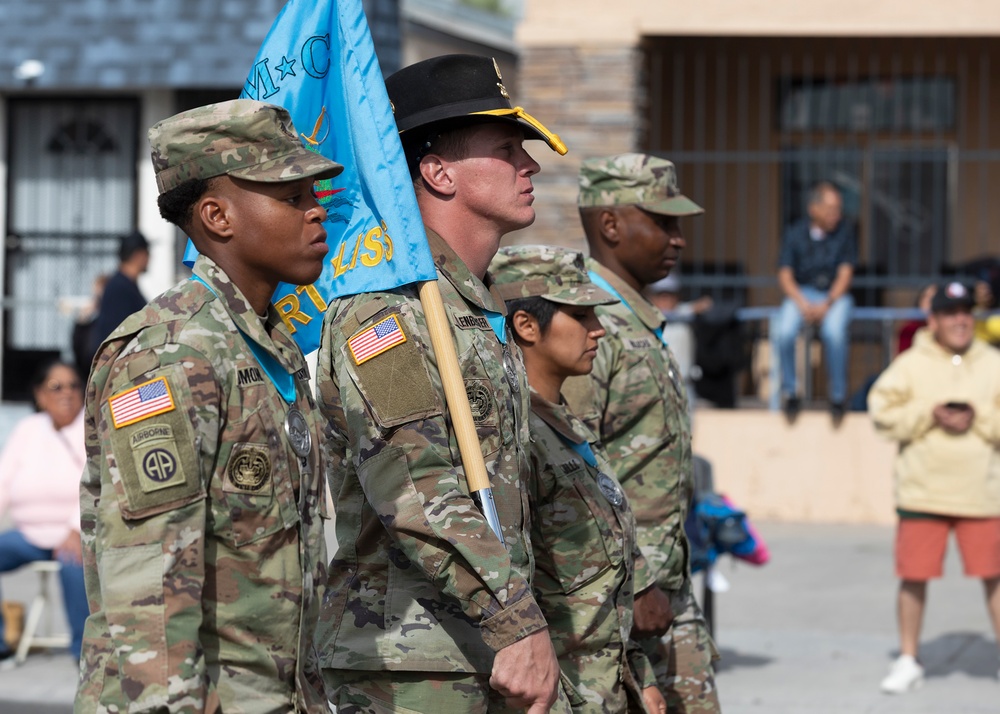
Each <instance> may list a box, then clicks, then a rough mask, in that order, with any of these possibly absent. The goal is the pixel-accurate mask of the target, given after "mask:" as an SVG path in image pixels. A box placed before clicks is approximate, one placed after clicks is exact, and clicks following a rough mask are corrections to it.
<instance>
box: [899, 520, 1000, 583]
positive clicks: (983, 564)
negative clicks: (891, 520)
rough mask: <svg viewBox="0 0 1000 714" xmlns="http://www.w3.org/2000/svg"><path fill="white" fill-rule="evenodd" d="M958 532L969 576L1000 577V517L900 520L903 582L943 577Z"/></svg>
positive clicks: (900, 570)
mask: <svg viewBox="0 0 1000 714" xmlns="http://www.w3.org/2000/svg"><path fill="white" fill-rule="evenodd" d="M952 529H954V530H955V538H956V539H957V540H958V550H959V552H961V554H962V563H963V564H964V566H965V574H966V575H968V576H970V577H973V578H984V579H985V578H996V577H1000V518H953V517H949V516H928V517H926V518H913V517H906V518H900V519H899V528H898V529H897V530H896V575H897V576H899V578H900V579H902V580H916V581H924V580H930V579H932V578H940V577H941V573H942V572H943V567H942V566H943V565H944V554H945V550H946V549H947V546H948V532H949V531H950V530H952Z"/></svg>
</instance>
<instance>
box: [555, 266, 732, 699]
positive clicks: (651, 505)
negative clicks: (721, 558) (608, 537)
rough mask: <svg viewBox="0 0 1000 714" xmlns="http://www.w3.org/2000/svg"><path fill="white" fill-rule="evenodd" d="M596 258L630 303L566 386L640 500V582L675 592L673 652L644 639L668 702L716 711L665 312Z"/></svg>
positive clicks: (610, 310) (686, 441)
mask: <svg viewBox="0 0 1000 714" xmlns="http://www.w3.org/2000/svg"><path fill="white" fill-rule="evenodd" d="M587 267H588V268H589V269H590V270H591V271H593V272H594V273H596V274H597V275H598V276H600V277H601V278H603V279H604V280H606V281H607V282H608V283H609V284H610V285H611V286H612V287H613V288H614V289H615V290H616V291H617V292H618V294H619V295H620V296H621V298H622V299H623V300H624V303H618V304H615V305H606V306H601V307H598V308H597V314H598V317H599V318H600V320H601V324H602V325H603V326H604V328H605V329H606V330H607V335H606V336H605V337H604V338H603V339H602V340H601V341H600V344H599V347H598V352H597V358H596V360H595V361H594V369H593V372H592V373H591V375H590V376H589V377H573V378H570V379H568V380H567V381H566V384H565V386H564V387H563V394H564V395H565V396H566V398H567V400H568V402H569V404H570V406H571V408H572V409H573V411H574V412H575V413H576V414H578V415H579V416H580V417H581V418H582V419H583V420H584V422H585V423H586V424H587V426H588V427H590V428H591V429H592V430H594V432H595V433H596V434H598V435H599V437H600V439H601V442H602V444H603V445H604V447H605V449H606V450H607V453H608V456H609V458H610V459H611V463H613V464H614V465H615V466H616V471H617V475H618V478H619V479H620V481H621V484H622V486H623V487H624V489H625V491H626V493H627V494H628V497H629V501H630V502H631V504H632V510H633V512H634V513H635V518H636V522H637V524H638V541H639V547H640V549H641V551H642V554H643V556H644V557H645V560H646V563H647V565H648V568H649V573H650V577H651V580H650V581H648V582H643V581H641V580H637V582H636V591H637V592H641V591H642V590H643V589H645V588H646V587H648V586H649V585H651V584H652V583H653V582H655V583H656V584H657V585H659V586H660V587H661V588H662V589H663V590H664V591H665V592H666V593H667V594H668V595H669V596H670V600H671V605H672V607H673V610H674V614H675V619H674V622H673V624H672V625H671V628H670V630H669V631H668V632H667V635H666V636H665V637H664V640H663V645H664V647H665V648H666V653H664V652H662V651H661V649H660V648H659V647H658V645H659V642H658V641H657V640H656V639H655V638H654V639H647V640H643V642H642V644H643V647H644V648H645V649H646V653H647V655H649V658H650V660H651V661H652V662H653V665H654V667H655V668H656V672H657V679H658V681H659V683H660V687H661V689H662V690H663V694H664V696H665V697H666V699H667V706H668V710H669V711H675V710H676V711H688V712H695V711H697V712H701V711H706V712H712V711H717V710H718V701H717V695H716V692H715V681H714V676H713V674H712V660H713V658H716V657H717V656H718V655H717V653H716V651H715V645H714V644H713V643H712V640H711V637H710V636H709V634H708V628H707V625H706V623H705V619H704V616H703V615H702V612H701V609H700V608H699V607H698V604H697V602H696V601H695V599H694V593H693V591H692V589H691V576H690V572H689V564H688V544H687V538H686V537H685V535H684V519H685V516H686V513H687V508H688V504H689V503H690V500H691V496H692V493H693V489H694V482H693V473H692V465H691V425H690V420H689V418H688V414H687V398H686V395H685V393H684V387H683V385H682V383H681V381H680V373H679V371H678V367H677V363H676V361H675V360H674V358H673V355H671V353H670V350H669V349H668V348H667V347H666V346H665V345H664V344H663V343H662V342H661V341H660V339H659V338H658V337H657V336H656V335H655V334H654V332H653V330H654V329H656V328H658V327H660V326H661V325H662V324H663V316H662V315H661V314H660V312H659V311H658V310H657V309H656V308H655V307H653V306H652V305H650V304H649V303H648V302H647V301H646V300H645V299H644V298H643V297H642V296H641V295H639V294H638V293H637V292H636V291H635V290H633V289H632V288H631V287H630V286H629V285H627V284H626V283H625V282H624V281H623V280H622V279H621V278H619V277H618V276H616V275H615V274H614V273H612V272H611V271H610V270H608V269H606V268H604V267H603V266H602V265H600V264H599V263H597V262H595V261H593V260H588V261H587ZM625 303H627V304H625ZM633 310H634V311H635V312H633ZM664 655H667V656H664Z"/></svg>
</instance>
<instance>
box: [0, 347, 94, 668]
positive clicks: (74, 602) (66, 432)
mask: <svg viewBox="0 0 1000 714" xmlns="http://www.w3.org/2000/svg"><path fill="white" fill-rule="evenodd" d="M34 395H35V406H36V408H37V410H38V413H37V414H32V415H31V416H28V417H25V418H24V419H22V420H21V421H20V422H19V423H18V424H17V426H16V427H14V430H13V431H12V432H11V434H10V436H9V437H8V439H7V443H6V445H5V446H4V449H3V452H2V453H0V515H6V516H7V517H8V519H9V520H10V521H11V523H12V524H13V526H14V527H13V529H12V530H8V531H4V532H2V533H0V573H3V572H6V571H9V570H15V569H17V568H20V567H21V566H22V565H25V564H27V563H32V562H34V561H36V560H56V559H58V560H59V562H60V563H61V564H62V569H61V571H60V575H59V577H60V581H61V584H62V591H63V601H64V603H65V605H66V617H67V619H68V620H69V624H70V629H71V631H72V643H71V644H70V654H71V655H73V656H74V657H75V658H77V659H79V657H80V644H81V642H82V639H83V625H84V622H85V621H86V619H87V615H88V605H87V594H86V591H85V589H84V584H83V566H82V563H81V557H80V475H81V474H82V473H83V468H84V464H85V463H86V459H87V457H86V452H85V449H84V442H83V389H82V387H81V384H80V379H79V377H78V376H77V373H76V370H74V369H73V368H72V367H70V366H69V365H68V364H65V363H63V362H50V363H48V364H46V365H44V366H43V367H42V369H41V370H39V373H38V377H37V378H36V379H35V384H34ZM3 634H4V623H3V619H2V615H0V660H3V659H7V658H8V657H11V656H12V655H13V652H12V651H11V650H10V648H9V647H7V645H6V644H4V641H3Z"/></svg>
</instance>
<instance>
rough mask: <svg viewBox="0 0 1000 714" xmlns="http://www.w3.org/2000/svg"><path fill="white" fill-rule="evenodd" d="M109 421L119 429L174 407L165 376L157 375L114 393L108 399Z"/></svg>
mask: <svg viewBox="0 0 1000 714" xmlns="http://www.w3.org/2000/svg"><path fill="white" fill-rule="evenodd" d="M108 406H109V407H110V408H111V421H112V422H114V425H115V428H116V429H120V428H121V427H123V426H128V425H129V424H135V423H136V422H137V421H142V420H143V419H148V418H149V417H151V416H156V415H157V414H163V413H165V412H169V411H170V410H172V409H173V408H174V398H173V395H171V394H170V385H169V384H167V378H166V377H157V378H156V379H151V380H149V381H148V382H143V383H142V384H140V385H138V386H137V387H132V388H131V389H129V390H127V391H124V392H122V393H120V394H116V395H114V396H113V397H111V398H110V399H109V400H108Z"/></svg>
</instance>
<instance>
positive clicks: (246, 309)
mask: <svg viewBox="0 0 1000 714" xmlns="http://www.w3.org/2000/svg"><path fill="white" fill-rule="evenodd" d="M194 271H195V275H197V276H198V277H199V278H201V279H202V280H203V281H204V284H201V283H198V282H195V281H185V282H184V283H181V284H180V285H178V286H177V287H175V288H173V289H171V290H169V291H168V292H166V293H164V294H163V295H161V296H160V297H158V298H156V299H155V300H153V301H152V302H151V303H150V304H149V305H148V306H147V307H146V308H145V309H143V310H142V311H140V312H138V313H135V314H134V315H132V316H131V317H129V318H128V319H127V320H126V321H125V322H124V323H122V325H121V326H120V327H119V328H118V329H117V330H116V331H115V332H114V333H112V335H111V336H110V337H109V338H108V339H107V340H106V341H105V342H104V344H103V345H102V346H101V348H100V350H99V351H98V355H97V358H96V363H95V367H94V371H93V375H92V377H91V380H90V384H89V385H88V389H87V406H86V417H85V419H86V439H87V456H88V459H89V463H88V470H87V471H86V472H85V474H84V476H83V483H82V490H81V500H82V526H83V529H82V533H83V545H84V565H85V570H86V580H87V593H88V596H89V599H90V610H91V613H92V614H91V616H90V618H89V619H88V620H87V626H86V631H85V633H84V643H83V659H82V663H81V682H80V689H79V691H78V694H77V700H76V711H77V712H115V711H119V712H125V711H130V712H145V711H158V712H163V711H220V710H225V711H227V712H288V711H293V710H294V711H308V712H326V711H328V705H327V702H326V696H325V692H324V689H323V684H322V678H321V675H320V672H319V663H318V658H317V654H316V651H315V648H314V646H313V643H312V634H313V632H314V629H315V623H316V620H317V618H318V610H319V594H320V592H321V591H318V590H317V586H320V585H321V584H322V583H323V582H325V578H326V567H325V560H326V557H325V548H324V541H323V535H322V524H321V520H320V512H319V511H320V509H321V508H324V505H323V504H324V498H323V493H324V491H323V479H322V470H321V464H320V454H319V441H320V440H319V429H318V423H317V420H316V418H315V417H314V415H313V411H312V409H313V406H314V404H313V400H312V397H311V396H310V393H309V388H308V383H307V381H306V380H307V377H308V374H307V372H306V367H305V362H304V360H303V357H302V353H301V352H300V351H299V349H298V347H297V346H296V345H295V343H294V342H292V340H291V337H290V336H289V335H288V333H287V332H286V331H285V328H284V327H283V326H282V324H281V320H280V318H279V316H278V314H277V312H276V311H275V310H274V309H273V308H271V309H270V312H269V315H268V318H267V324H266V329H264V326H263V325H262V323H261V319H260V318H259V317H257V316H256V315H255V314H254V312H253V309H252V308H251V307H250V305H249V303H248V302H247V301H246V299H245V298H244V296H243V295H242V294H241V293H240V291H239V290H238V289H237V288H236V287H235V285H233V284H232V283H231V282H230V280H229V278H228V277H227V276H226V274H225V273H224V272H223V271H222V270H221V269H220V268H219V267H218V266H217V265H216V264H215V263H213V262H212V261H211V260H210V259H208V258H207V257H205V256H202V257H199V258H198V261H197V263H196V265H195V268H194ZM206 285H207V286H211V289H209V288H208V287H206ZM240 331H242V332H243V333H245V334H246V335H247V336H248V337H249V338H252V339H253V340H254V341H256V342H257V343H258V345H259V346H260V348H261V349H263V350H264V351H266V353H267V354H269V355H271V356H272V357H273V358H274V359H275V360H276V361H277V362H278V364H279V365H281V366H282V367H284V368H285V369H286V370H288V372H290V373H291V372H294V373H295V386H296V397H295V402H294V407H295V408H296V409H298V410H299V411H300V412H301V414H302V415H303V416H304V419H305V422H304V424H301V426H302V427H304V428H306V429H308V430H309V431H310V432H311V433H312V436H311V439H312V447H311V449H310V450H309V451H308V452H307V453H308V456H306V457H299V456H297V455H296V454H295V452H294V451H293V448H292V446H291V445H290V443H289V442H290V439H289V437H286V436H285V434H284V433H282V432H283V431H284V428H285V427H284V425H285V423H286V415H287V414H288V413H289V409H290V407H289V405H288V404H287V403H286V402H285V401H284V399H283V398H282V397H281V396H280V395H279V394H278V391H277V390H276V388H275V387H274V386H272V384H271V383H270V381H269V379H268V377H267V376H266V375H265V374H264V373H263V370H262V369H261V367H260V365H259V363H258V362H257V360H256V359H255V357H254V355H253V354H252V352H251V351H250V349H249V348H248V346H247V343H246V342H245V341H244V337H243V336H241V334H240ZM139 385H147V387H146V389H147V392H148V393H147V394H146V395H145V397H144V396H143V394H142V392H133V391H132V390H133V389H134V388H135V387H137V386H139ZM164 386H165V387H166V388H167V390H166V391H165V392H164V389H163V387H164ZM149 389H153V391H148V390H149ZM157 389H158V391H157ZM164 393H165V394H166V395H167V396H166V397H164V396H163V394H164ZM157 394H159V396H158V397H157V396H156V395H157ZM122 395H125V397H126V398H128V397H129V396H130V395H131V396H135V395H138V397H139V398H140V399H142V398H157V399H158V400H159V401H158V402H156V404H154V405H153V407H156V408H153V409H152V413H149V414H148V415H147V416H143V417H141V418H140V419H138V420H134V419H130V418H129V416H128V415H129V414H130V413H131V414H133V415H135V414H138V413H141V412H142V411H143V409H142V408H141V407H140V408H139V412H128V411H127V409H128V408H133V409H134V408H136V407H135V406H134V402H133V404H132V405H131V407H130V406H129V405H127V404H125V403H124V402H122V401H118V399H117V398H118V397H120V396H122ZM112 408H114V409H115V410H116V411H115V412H112V411H111V409H112ZM119 410H120V411H119ZM145 410H146V411H149V408H148V407H147V408H146V409H145ZM116 424H118V426H115V425H116ZM293 436H298V437H299V438H302V436H303V432H301V431H300V432H297V433H296V432H293ZM298 443H299V448H300V450H304V446H303V442H302V441H299V442H298Z"/></svg>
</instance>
